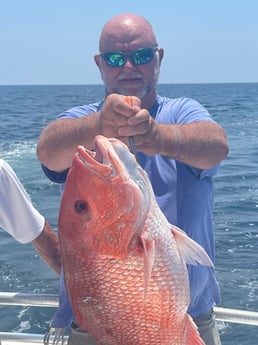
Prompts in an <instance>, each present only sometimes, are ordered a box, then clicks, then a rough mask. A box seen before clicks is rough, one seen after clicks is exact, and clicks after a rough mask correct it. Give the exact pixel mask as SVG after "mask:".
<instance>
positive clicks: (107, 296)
mask: <svg viewBox="0 0 258 345" xmlns="http://www.w3.org/2000/svg"><path fill="white" fill-rule="evenodd" d="M95 142H96V150H95V152H91V151H88V150H86V149H85V148H84V147H82V146H79V147H78V152H77V154H76V155H75V158H74V161H73V165H72V167H71V169H70V172H69V175H68V178H67V183H66V187H65V190H64V194H63V197H62V201H61V207H60V213H59V235H60V244H61V253H62V260H63V266H64V274H65V284H66V288H67V291H68V295H69V298H70V300H71V303H72V308H73V311H74V313H75V316H76V320H77V321H78V323H79V324H80V325H81V326H82V328H85V329H87V331H88V332H89V333H90V334H91V335H92V336H93V337H94V338H95V339H96V341H97V343H98V344H101V345H168V344H174V345H175V344H180V345H182V344H187V345H194V344H195V345H201V344H204V343H203V341H202V340H201V338H200V336H199V334H198V332H197V329H196V327H195V325H194V323H193V321H192V319H191V317H190V316H189V315H188V314H187V308H188V305H189V281H188V273H187V268H186V263H190V264H197V263H200V264H203V265H212V263H211V261H210V259H209V258H208V256H207V254H206V253H205V251H204V250H203V249H202V248H201V247H200V246H199V245H198V244H197V243H196V242H194V241H193V240H191V239H190V238H189V237H187V236H186V235H185V233H183V232H182V231H181V230H180V229H178V228H176V227H175V226H173V225H171V224H169V223H168V221H167V219H166V217H165V216H164V215H163V213H162V212H161V210H160V208H159V206H158V204H157V202H156V200H155V197H154V194H153V190H152V187H151V184H150V182H149V179H148V176H147V174H146V173H145V171H144V170H143V169H142V168H141V167H140V166H139V164H138V163H137V162H136V159H135V157H134V156H133V154H131V153H130V151H129V149H128V148H127V146H126V145H125V144H123V143H122V142H121V141H119V140H117V139H107V138H105V137H103V136H97V137H96V140H95Z"/></svg>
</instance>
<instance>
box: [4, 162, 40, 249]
mask: <svg viewBox="0 0 258 345" xmlns="http://www.w3.org/2000/svg"><path fill="white" fill-rule="evenodd" d="M0 204H1V208H0V227H1V228H3V229H4V230H5V231H6V232H8V233H9V234H10V235H11V236H12V237H14V238H15V239H16V240H17V241H19V242H21V243H28V242H31V241H32V240H34V239H35V238H36V237H38V236H39V235H40V233H41V232H42V230H43V228H44V224H45V218H44V217H43V216H42V215H41V214H40V213H39V212H38V211H37V210H36V209H35V207H34V206H33V204H32V202H31V200H30V197H29V195H28V194H27V192H26V190H25V189H24V187H23V186H22V184H21V182H20V180H19V179H18V177H17V176H16V174H15V172H14V171H13V169H12V168H11V167H10V165H9V164H8V163H6V162H5V161H3V160H0Z"/></svg>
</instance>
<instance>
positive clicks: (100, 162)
mask: <svg viewBox="0 0 258 345" xmlns="http://www.w3.org/2000/svg"><path fill="white" fill-rule="evenodd" d="M115 140H116V139H112V138H106V137H104V136H102V135H98V136H96V138H95V150H94V151H91V150H88V149H87V148H85V147H84V146H82V145H79V146H78V148H77V153H76V156H75V161H76V163H77V164H80V165H83V166H84V167H87V168H88V169H90V170H92V171H93V172H94V173H95V174H97V175H99V176H100V177H102V178H105V179H110V178H113V177H115V176H118V175H119V176H120V177H122V179H124V180H126V179H128V178H129V176H128V173H127V169H126V168H125V166H124V164H123V162H122V160H121V159H120V157H119V155H118V154H117V152H116V148H115V145H114V142H115ZM121 144H122V143H121ZM122 145H124V144H122ZM124 146H125V145H124ZM126 149H127V148H126Z"/></svg>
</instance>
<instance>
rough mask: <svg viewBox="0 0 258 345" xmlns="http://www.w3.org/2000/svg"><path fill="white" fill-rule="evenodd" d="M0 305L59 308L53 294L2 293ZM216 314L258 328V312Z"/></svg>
mask: <svg viewBox="0 0 258 345" xmlns="http://www.w3.org/2000/svg"><path fill="white" fill-rule="evenodd" d="M0 305H18V306H38V307H52V308H54V307H55V308H56V307H57V306H58V296H57V295H51V294H34V293H19V292H0ZM214 312H215V315H216V319H217V320H219V321H224V322H233V323H240V324H246V325H253V326H258V312H256V311H247V310H241V309H230V308H222V307H215V308H214Z"/></svg>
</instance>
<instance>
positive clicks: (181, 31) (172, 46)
mask: <svg viewBox="0 0 258 345" xmlns="http://www.w3.org/2000/svg"><path fill="white" fill-rule="evenodd" d="M125 12H131V13H135V14H139V15H141V16H144V17H145V18H146V19H148V20H149V21H150V22H151V24H152V26H153V29H154V31H155V33H156V37H157V39H158V42H159V46H160V47H162V48H164V50H165V56H164V59H163V61H162V66H161V73H160V79H159V82H160V83H225V82H231V83H232V82H258V0H245V1H243V0H179V1H174V0H156V1H155V0H147V1H146V0H131V1H128V0H127V1H126V0H124V1H121V0H120V1H117V0H112V1H111V0H101V1H94V0H70V1H69V0H0V85H27V84H29V85H41V84H47V85H49V84H102V81H101V78H100V75H99V71H98V69H97V67H96V65H95V63H94V60H93V56H94V54H95V53H97V52H98V40H99V35H100V32H101V29H102V27H103V25H104V24H105V23H106V22H107V21H108V20H109V19H110V18H111V17H113V16H115V15H118V14H121V13H125Z"/></svg>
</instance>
